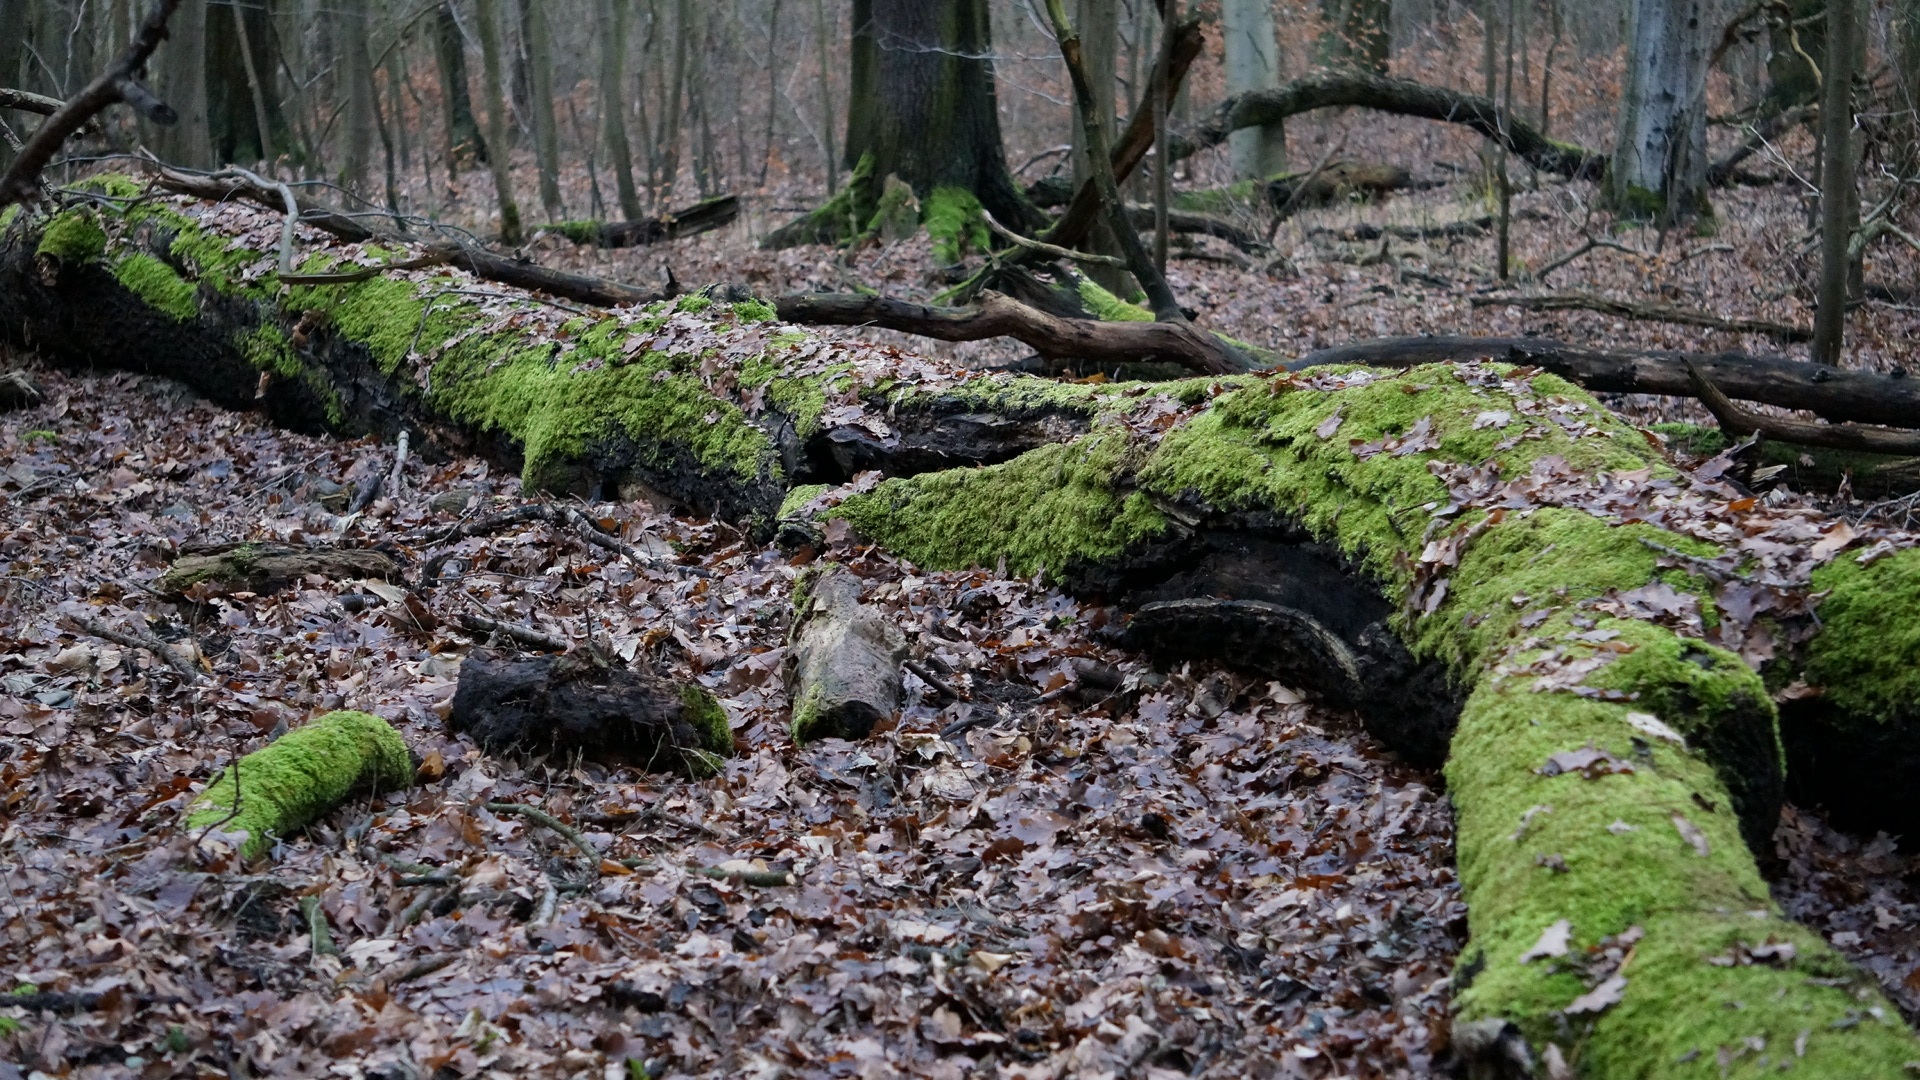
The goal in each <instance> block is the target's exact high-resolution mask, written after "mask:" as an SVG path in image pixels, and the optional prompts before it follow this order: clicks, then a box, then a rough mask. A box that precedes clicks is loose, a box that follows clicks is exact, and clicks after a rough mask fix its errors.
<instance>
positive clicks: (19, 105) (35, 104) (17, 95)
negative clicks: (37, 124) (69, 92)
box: [0, 86, 66, 116]
mask: <svg viewBox="0 0 1920 1080" xmlns="http://www.w3.org/2000/svg"><path fill="white" fill-rule="evenodd" d="M65 104H66V102H64V101H61V100H60V99H59V98H52V97H48V96H46V95H45V94H35V93H32V92H31V91H27V90H11V89H8V88H7V87H4V86H0V109H16V110H18V111H20V112H30V113H37V114H39V115H41V116H52V115H53V114H54V113H57V112H59V111H60V106H62V105H65Z"/></svg>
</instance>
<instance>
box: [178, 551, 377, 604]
mask: <svg viewBox="0 0 1920 1080" xmlns="http://www.w3.org/2000/svg"><path fill="white" fill-rule="evenodd" d="M309 574H315V575H318V576H320V577H323V578H330V579H341V578H375V579H378V580H381V581H394V580H397V579H398V578H399V577H400V566H399V564H398V563H396V562H394V561H393V559H392V558H390V557H388V556H387V555H385V554H383V553H381V552H378V551H374V550H372V549H370V548H303V547H292V546H290V545H287V544H269V543H258V542H252V541H249V542H247V543H244V544H226V545H221V546H218V547H215V548H212V549H209V550H203V551H196V552H193V553H192V554H188V555H183V556H181V557H180V558H179V559H176V560H174V563H173V565H172V566H170V567H168V568H167V572H166V573H164V574H162V575H160V580H159V581H156V582H155V583H154V589H155V591H157V592H160V593H162V594H164V595H167V596H179V595H181V594H183V593H185V592H186V591H187V590H189V589H191V588H193V587H194V586H196V585H200V584H203V583H204V584H206V585H208V586H209V587H212V588H215V589H218V590H221V591H225V592H251V593H270V592H278V591H279V590H281V589H283V588H285V587H287V586H288V585H291V584H293V583H294V582H296V581H299V580H300V579H301V578H303V577H306V576H307V575H309Z"/></svg>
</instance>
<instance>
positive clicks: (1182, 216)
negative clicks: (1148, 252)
mask: <svg viewBox="0 0 1920 1080" xmlns="http://www.w3.org/2000/svg"><path fill="white" fill-rule="evenodd" d="M1127 217H1128V219H1130V220H1131V221H1132V222H1133V227H1134V228H1136V229H1151V228H1153V207H1151V206H1145V205H1142V204H1139V203H1129V204H1128V205H1127ZM1167 228H1168V229H1170V230H1172V231H1173V232H1177V233H1187V234H1189V235H1197V236H1211V237H1214V238H1216V239H1219V240H1225V241H1226V242H1227V243H1229V244H1232V245H1233V246H1234V247H1237V248H1239V249H1240V250H1241V251H1245V252H1249V253H1252V254H1262V253H1265V252H1266V251H1268V250H1269V248H1268V247H1267V245H1266V244H1265V243H1264V242H1263V241H1262V240H1261V239H1260V238H1259V237H1257V236H1255V235H1253V234H1252V233H1250V232H1248V231H1247V230H1245V229H1243V228H1241V227H1240V226H1238V225H1235V224H1234V223H1233V222H1231V221H1228V220H1227V219H1226V218H1223V217H1220V216H1219V215H1217V214H1203V213H1200V212H1198V211H1195V210H1169V211H1167Z"/></svg>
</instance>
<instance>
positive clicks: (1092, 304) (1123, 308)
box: [1076, 277, 1153, 322]
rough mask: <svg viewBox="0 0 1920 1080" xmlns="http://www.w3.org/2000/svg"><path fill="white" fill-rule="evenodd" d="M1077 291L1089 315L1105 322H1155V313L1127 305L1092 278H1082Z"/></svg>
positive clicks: (1135, 305)
mask: <svg viewBox="0 0 1920 1080" xmlns="http://www.w3.org/2000/svg"><path fill="white" fill-rule="evenodd" d="M1076 290H1077V291H1078V292H1079V293H1080V304H1081V306H1082V307H1085V308H1086V309H1087V314H1089V315H1091V316H1093V317H1094V318H1096V319H1099V320H1101V321H1103V322H1152V321H1153V312H1151V311H1148V310H1147V309H1146V308H1143V307H1141V306H1140V305H1139V304H1129V303H1127V302H1126V301H1125V300H1122V299H1120V298H1119V297H1117V296H1115V295H1113V294H1112V293H1110V292H1108V291H1107V290H1106V289H1105V288H1103V287H1102V286H1101V285H1099V284H1098V283H1097V282H1095V281H1094V280H1093V279H1092V278H1088V277H1083V278H1081V279H1080V280H1079V281H1078V282H1077V283H1076Z"/></svg>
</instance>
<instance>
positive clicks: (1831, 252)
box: [1813, 0, 1862, 365]
mask: <svg viewBox="0 0 1920 1080" xmlns="http://www.w3.org/2000/svg"><path fill="white" fill-rule="evenodd" d="M1857 4H1858V0H1827V66H1826V70H1825V71H1823V72H1822V75H1823V85H1822V86H1821V95H1820V126H1821V128H1822V129H1823V131H1822V137H1821V142H1822V143H1823V144H1824V148H1823V152H1822V157H1821V161H1820V294H1819V304H1818V306H1817V307H1816V309H1815V311H1814V320H1813V359H1814V360H1815V361H1816V362H1818V363H1822V364H1836V365H1837V364H1839V363H1840V352H1841V347H1842V345H1844V344H1845V339H1846V329H1847V298H1848V294H1849V293H1850V292H1851V291H1852V290H1850V289H1849V288H1848V284H1849V277H1850V270H1851V263H1852V261H1853V260H1852V259H1850V258H1849V257H1848V250H1847V249H1848V246H1849V244H1850V243H1851V242H1852V239H1853V232H1854V229H1855V228H1856V227H1858V225H1859V220H1858V219H1859V216H1860V203H1859V195H1858V191H1857V188H1856V185H1855V176H1854V164H1855V151H1854V144H1855V142H1856V140H1855V138H1854V135H1853V79H1854V75H1855V73H1856V71H1857V68H1856V65H1857V64H1858V61H1859V54H1860V48H1859V41H1860V36H1861V33H1860V31H1861V26H1860V23H1861V21H1862V20H1861V19H1860V12H1859V9H1858V6H1857Z"/></svg>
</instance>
